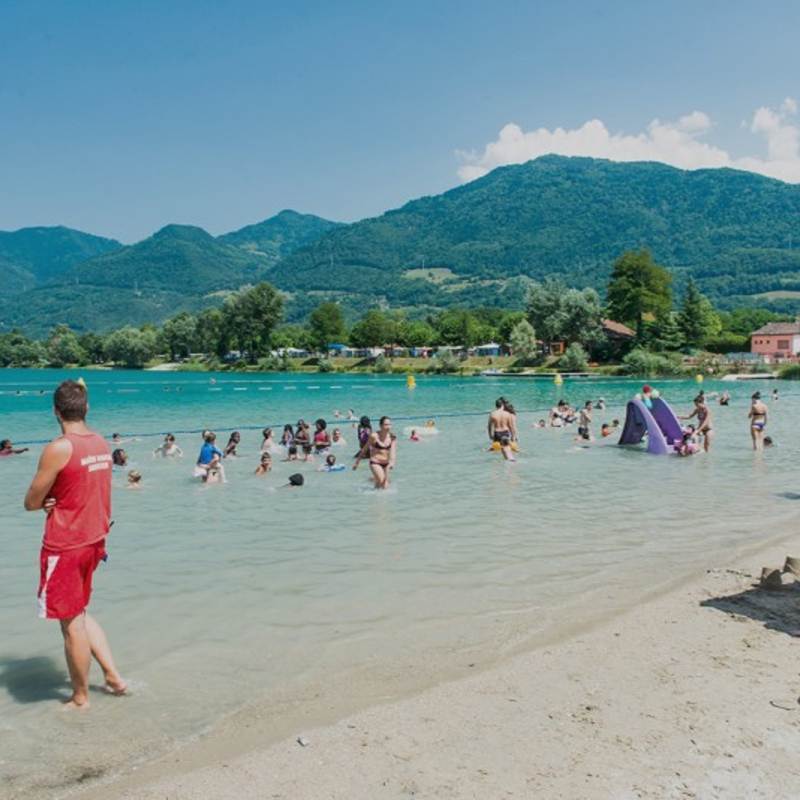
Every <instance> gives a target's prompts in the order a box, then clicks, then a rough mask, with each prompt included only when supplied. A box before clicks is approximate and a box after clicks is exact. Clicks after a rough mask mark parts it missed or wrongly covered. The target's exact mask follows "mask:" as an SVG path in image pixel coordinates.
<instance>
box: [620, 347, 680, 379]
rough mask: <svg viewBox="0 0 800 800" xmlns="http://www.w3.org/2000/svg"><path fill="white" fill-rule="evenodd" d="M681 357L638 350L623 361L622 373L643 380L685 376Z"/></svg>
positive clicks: (673, 354) (633, 351)
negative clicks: (667, 376) (666, 376)
mask: <svg viewBox="0 0 800 800" xmlns="http://www.w3.org/2000/svg"><path fill="white" fill-rule="evenodd" d="M683 371H684V370H683V366H682V362H681V357H680V355H678V354H677V353H670V354H669V355H659V354H658V353H651V352H649V351H648V350H642V349H641V348H637V349H636V350H631V352H630V353H628V355H626V356H625V358H623V359H622V373H623V374H624V375H635V376H638V377H642V378H655V377H658V376H665V375H681V374H683Z"/></svg>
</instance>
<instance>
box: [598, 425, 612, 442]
mask: <svg viewBox="0 0 800 800" xmlns="http://www.w3.org/2000/svg"><path fill="white" fill-rule="evenodd" d="M613 432H614V429H613V428H612V427H611V426H610V425H609V424H608V423H607V422H604V423H603V424H602V425H601V426H600V435H601V436H602V437H603V438H604V439H605V438H606V436H611V434H612V433H613Z"/></svg>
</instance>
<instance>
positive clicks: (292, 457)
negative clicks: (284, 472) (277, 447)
mask: <svg viewBox="0 0 800 800" xmlns="http://www.w3.org/2000/svg"><path fill="white" fill-rule="evenodd" d="M283 460H284V461H297V445H296V444H294V443H292V444H290V445H289V447H288V448H287V450H286V458H284V459H283Z"/></svg>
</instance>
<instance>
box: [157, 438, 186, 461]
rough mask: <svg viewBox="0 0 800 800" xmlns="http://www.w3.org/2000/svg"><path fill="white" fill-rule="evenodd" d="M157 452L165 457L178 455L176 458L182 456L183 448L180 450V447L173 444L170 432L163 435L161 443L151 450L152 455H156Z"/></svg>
mask: <svg viewBox="0 0 800 800" xmlns="http://www.w3.org/2000/svg"><path fill="white" fill-rule="evenodd" d="M159 453H160V454H161V455H162V456H164V457H165V458H166V457H167V456H178V458H183V450H181V449H180V447H178V445H177V444H175V437H174V436H173V435H172V434H171V433H168V434H167V435H166V436H165V437H164V441H163V442H162V444H160V445H159V446H158V447H156V449H155V450H153V455H154V456H157V455H158V454H159Z"/></svg>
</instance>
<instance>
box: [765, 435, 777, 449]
mask: <svg viewBox="0 0 800 800" xmlns="http://www.w3.org/2000/svg"><path fill="white" fill-rule="evenodd" d="M774 446H775V442H774V441H772V437H771V436H765V437H764V447H765V448H767V447H774Z"/></svg>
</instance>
